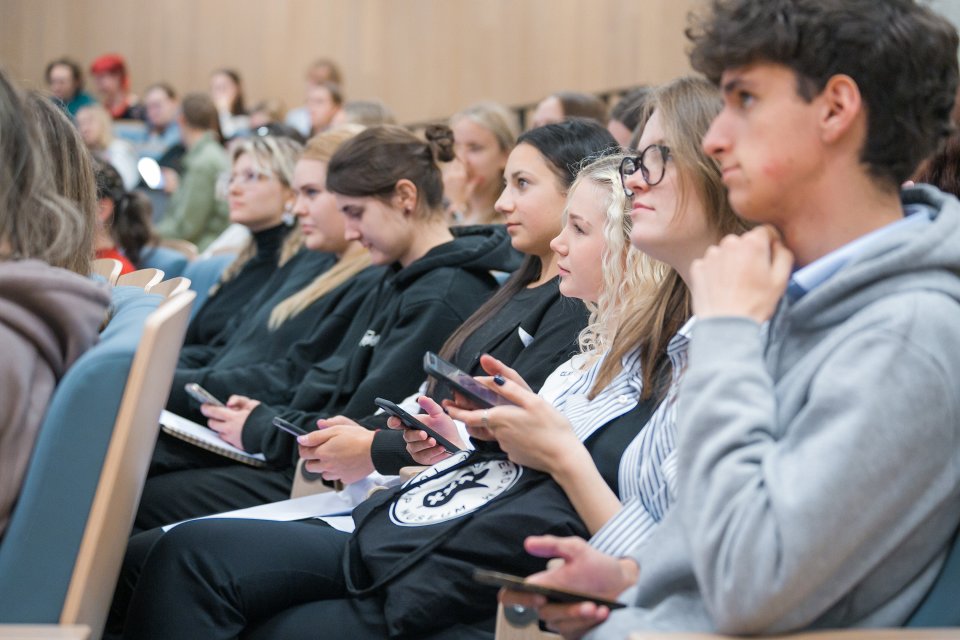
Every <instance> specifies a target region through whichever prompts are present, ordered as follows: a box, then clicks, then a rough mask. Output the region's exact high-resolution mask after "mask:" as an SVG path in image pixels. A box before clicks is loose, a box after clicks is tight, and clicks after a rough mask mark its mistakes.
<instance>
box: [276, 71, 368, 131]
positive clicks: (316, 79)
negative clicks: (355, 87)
mask: <svg viewBox="0 0 960 640" xmlns="http://www.w3.org/2000/svg"><path fill="white" fill-rule="evenodd" d="M304 82H305V87H304V96H306V94H307V93H309V91H310V89H311V88H312V87H315V86H317V85H321V84H323V83H325V82H332V83H334V84H335V85H337V86H338V87H341V90H342V87H343V75H342V74H341V73H340V67H338V66H337V63H336V62H334V61H333V60H328V59H326V58H320V59H319V60H315V61H314V62H313V63H312V64H311V65H310V66H309V67H307V72H306V74H305V76H304ZM304 101H305V102H306V101H307V100H306V98H305V99H304ZM285 123H286V124H287V125H289V126H291V127H293V128H294V129H296V130H297V131H299V132H300V133H302V134H303V135H304V136H309V135H310V130H311V128H312V127H311V124H310V111H309V109H308V108H307V106H306V105H304V106H302V107H297V108H296V109H291V110H290V111H288V112H287V118H286V120H285ZM358 124H363V123H358ZM384 124H387V123H384Z"/></svg>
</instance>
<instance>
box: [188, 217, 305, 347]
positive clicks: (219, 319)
mask: <svg viewBox="0 0 960 640" xmlns="http://www.w3.org/2000/svg"><path fill="white" fill-rule="evenodd" d="M289 231H290V227H288V226H287V225H285V224H281V225H278V226H276V227H273V228H272V229H265V230H264V231H260V232H258V233H255V234H254V235H253V241H254V242H255V243H256V244H257V253H256V254H255V255H254V256H253V257H252V258H250V260H248V261H247V263H246V264H245V265H243V268H242V269H240V272H239V273H238V274H237V275H236V276H235V277H234V278H232V279H231V280H230V281H229V282H224V283H223V284H222V285H220V288H219V289H217V292H216V293H214V294H213V295H211V296H209V297H208V298H207V299H206V300H205V301H204V303H203V306H201V307H200V309H198V310H197V313H196V314H195V315H194V316H193V318H192V319H191V320H190V324H189V325H188V326H187V335H186V337H185V338H184V340H183V344H184V345H185V346H188V345H194V344H207V343H209V342H211V341H212V340H213V339H214V338H215V337H216V336H217V335H218V334H219V333H220V332H221V331H223V329H224V327H226V326H227V323H228V322H229V321H230V318H232V317H234V316H235V315H236V314H237V312H238V311H240V309H242V308H243V307H244V306H245V305H246V304H247V303H248V302H250V300H251V299H252V298H253V297H255V296H256V295H257V293H258V292H259V291H260V290H261V289H262V288H263V285H265V284H266V283H267V281H268V280H269V279H270V277H271V276H272V275H273V274H274V272H275V271H276V270H277V261H278V260H279V259H280V249H281V247H282V246H283V240H284V238H286V237H287V233H288V232H289Z"/></svg>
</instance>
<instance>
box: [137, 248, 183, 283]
mask: <svg viewBox="0 0 960 640" xmlns="http://www.w3.org/2000/svg"><path fill="white" fill-rule="evenodd" d="M188 264H190V258H189V257H188V256H187V255H186V254H184V253H181V252H180V251H177V250H176V249H171V248H170V247H161V246H152V247H144V249H143V252H142V253H141V254H140V262H139V263H138V264H137V269H146V268H148V267H149V268H153V269H159V270H160V271H163V273H164V274H165V275H166V276H167V277H168V278H176V277H177V276H182V275H183V272H184V270H185V269H186V268H187V265H188Z"/></svg>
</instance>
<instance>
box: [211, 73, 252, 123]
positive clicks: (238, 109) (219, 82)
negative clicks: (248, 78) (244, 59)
mask: <svg viewBox="0 0 960 640" xmlns="http://www.w3.org/2000/svg"><path fill="white" fill-rule="evenodd" d="M210 98H211V99H212V100H213V104H214V105H216V107H217V115H218V117H219V120H220V134H221V135H222V136H223V138H224V140H229V139H230V138H234V137H236V136H241V135H246V134H247V133H248V132H249V131H250V118H249V117H247V111H246V105H245V104H244V95H243V81H242V80H241V79H240V74H239V73H238V72H236V71H234V70H233V69H217V70H216V71H214V72H213V74H211V76H210Z"/></svg>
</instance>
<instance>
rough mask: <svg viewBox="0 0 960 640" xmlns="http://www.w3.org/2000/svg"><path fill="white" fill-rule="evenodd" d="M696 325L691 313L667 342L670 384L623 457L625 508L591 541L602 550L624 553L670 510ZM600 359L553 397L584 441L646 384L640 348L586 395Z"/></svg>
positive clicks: (633, 402)
mask: <svg viewBox="0 0 960 640" xmlns="http://www.w3.org/2000/svg"><path fill="white" fill-rule="evenodd" d="M693 324H694V319H693V318H691V319H690V320H689V321H688V322H687V323H686V324H685V325H684V326H683V327H682V328H681V329H680V331H678V332H677V335H675V336H674V337H673V338H672V339H671V340H670V343H669V346H668V347H667V355H668V356H669V357H670V361H671V364H672V365H673V373H672V379H671V383H670V388H669V389H668V390H667V395H666V397H665V398H664V400H663V402H662V403H661V404H660V406H659V407H657V410H656V411H655V412H654V414H653V415H652V416H651V417H650V420H649V421H648V422H647V424H646V426H644V427H643V428H642V429H640V431H639V433H637V435H636V437H634V439H633V441H632V442H631V443H630V444H629V445H628V446H627V448H626V450H625V451H624V453H623V456H622V457H621V459H620V469H619V477H618V480H619V485H620V502H621V503H622V507H621V508H620V511H619V512H617V514H616V515H614V517H613V518H611V519H610V521H608V522H607V523H606V524H605V525H604V526H603V527H602V528H601V529H600V531H598V532H597V533H596V535H594V536H593V538H592V539H591V540H590V544H591V545H593V546H594V547H596V548H597V549H599V550H601V551H603V552H604V553H608V554H611V555H624V554H626V553H627V552H628V551H630V550H631V549H633V548H634V547H635V546H636V545H637V544H639V543H640V542H642V541H643V540H644V539H645V538H646V537H647V536H648V535H649V534H650V532H651V531H652V530H653V528H654V526H655V525H656V524H657V523H658V522H660V520H661V519H662V518H663V516H664V515H665V514H666V511H667V509H668V508H669V507H670V504H671V503H672V501H673V498H674V496H675V491H676V456H675V453H674V449H675V446H676V440H677V429H676V422H677V421H676V397H677V390H678V388H679V384H680V380H681V378H682V376H683V371H684V369H685V368H686V365H687V347H688V345H689V342H690V331H691V329H692V327H693ZM602 362H603V360H602V358H601V359H600V360H598V361H597V362H595V363H594V364H593V366H591V367H590V369H588V370H587V371H585V372H583V374H582V375H581V376H579V377H577V378H575V379H573V380H570V381H568V383H567V386H566V387H565V388H564V389H562V390H559V391H558V392H556V395H555V396H554V398H553V403H554V405H555V406H556V407H557V409H559V410H560V411H561V412H562V413H563V414H564V415H565V416H566V417H567V419H569V420H570V423H571V425H573V430H574V432H575V433H576V434H577V437H578V438H579V439H580V440H581V441H584V440H586V439H587V438H589V437H590V435H592V434H593V433H594V432H596V431H597V430H598V429H600V428H601V427H603V426H604V425H606V424H608V423H609V422H610V421H612V420H614V419H615V418H617V417H619V416H621V415H623V414H625V413H627V412H628V411H631V410H632V409H634V408H635V407H636V406H637V404H638V403H639V401H640V393H641V391H642V388H643V385H642V382H641V372H640V352H639V350H635V351H632V352H631V353H629V354H627V355H626V356H625V357H624V358H623V362H622V365H623V368H622V369H621V371H620V373H619V374H617V376H616V377H615V378H614V379H613V381H612V382H611V383H610V384H609V385H607V386H606V387H605V388H604V389H603V390H602V391H601V392H600V393H598V394H597V396H596V397H595V398H594V399H593V400H591V399H590V398H589V397H588V395H587V394H588V393H589V392H590V389H591V388H592V387H593V384H594V381H595V380H596V376H597V374H598V373H599V370H600V366H601V364H602ZM558 372H559V370H558ZM544 387H545V388H547V387H548V385H546V384H545V385H544ZM550 395H553V394H550Z"/></svg>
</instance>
